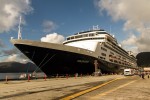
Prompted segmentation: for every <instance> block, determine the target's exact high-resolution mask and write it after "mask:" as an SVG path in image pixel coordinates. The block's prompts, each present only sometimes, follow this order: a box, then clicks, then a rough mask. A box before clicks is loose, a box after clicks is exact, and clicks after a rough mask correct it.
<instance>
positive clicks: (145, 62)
mask: <svg viewBox="0 0 150 100" xmlns="http://www.w3.org/2000/svg"><path fill="white" fill-rule="evenodd" d="M136 59H137V65H138V66H139V67H150V52H141V53H139V54H137V56H136Z"/></svg>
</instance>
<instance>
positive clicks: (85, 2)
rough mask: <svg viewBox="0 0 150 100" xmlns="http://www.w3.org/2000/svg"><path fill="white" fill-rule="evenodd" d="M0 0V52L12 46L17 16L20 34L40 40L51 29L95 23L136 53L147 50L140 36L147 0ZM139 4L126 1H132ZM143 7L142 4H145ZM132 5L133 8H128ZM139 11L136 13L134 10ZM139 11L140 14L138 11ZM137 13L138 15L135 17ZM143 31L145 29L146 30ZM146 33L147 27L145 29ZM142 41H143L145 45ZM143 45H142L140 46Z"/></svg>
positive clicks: (67, 30) (61, 31) (68, 31)
mask: <svg viewBox="0 0 150 100" xmlns="http://www.w3.org/2000/svg"><path fill="white" fill-rule="evenodd" d="M14 1H15V2H13V1H10V0H1V1H0V6H1V7H0V9H1V10H0V12H1V13H0V18H1V19H0V26H2V27H1V28H0V37H1V38H0V45H3V46H0V50H1V51H0V53H1V54H2V55H3V54H4V52H3V51H4V50H12V48H13V45H12V44H11V43H10V42H9V40H10V37H14V38H17V31H18V23H19V16H22V17H23V22H22V25H21V27H22V38H23V39H29V40H38V41H40V40H41V38H42V37H46V35H48V34H53V33H54V32H55V33H57V34H58V35H62V36H64V37H66V36H69V35H72V34H74V33H76V32H79V31H83V30H89V29H90V28H92V27H93V25H99V27H100V28H102V29H105V30H106V31H108V32H110V30H111V34H113V35H115V37H116V38H117V40H118V42H119V43H120V44H122V46H123V47H124V48H125V49H128V50H132V51H134V52H136V53H138V52H140V51H149V49H147V48H146V47H147V45H148V43H147V42H148V41H149V38H147V39H146V40H147V41H144V42H142V40H145V39H144V38H141V37H142V36H143V35H144V36H148V34H144V33H145V30H143V26H146V27H144V29H145V28H149V25H150V24H149V21H150V20H149V19H147V17H150V14H149V13H147V12H146V13H143V11H145V10H144V9H147V8H149V4H150V2H149V1H147V0H143V1H142V3H141V1H140V0H126V1H124V0H115V1H113V0H14ZM135 1H136V2H137V4H139V5H137V6H136V5H135V6H134V7H133V6H132V5H130V4H131V3H133V2H135ZM145 7H146V8H145ZM131 8H133V9H131ZM136 9H137V10H138V11H139V12H138V13H137V10H136ZM140 12H142V13H143V16H142V15H140ZM136 16H138V17H136ZM146 32H147V30H146ZM142 33H143V34H142ZM147 33H149V31H148V32H147ZM144 43H147V44H146V45H145V44H144ZM143 48H144V49H143Z"/></svg>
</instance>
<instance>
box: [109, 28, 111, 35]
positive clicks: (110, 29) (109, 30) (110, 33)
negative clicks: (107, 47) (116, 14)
mask: <svg viewBox="0 0 150 100" xmlns="http://www.w3.org/2000/svg"><path fill="white" fill-rule="evenodd" d="M109 28H110V30H109V31H110V34H111V26H110V27H109Z"/></svg>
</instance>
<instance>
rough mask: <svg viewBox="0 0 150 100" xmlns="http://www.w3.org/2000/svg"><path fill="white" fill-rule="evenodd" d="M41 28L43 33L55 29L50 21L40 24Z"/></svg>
mask: <svg viewBox="0 0 150 100" xmlns="http://www.w3.org/2000/svg"><path fill="white" fill-rule="evenodd" d="M42 26H43V28H44V29H43V32H46V33H47V32H51V31H52V30H54V29H55V28H56V24H55V23H54V22H53V21H50V20H45V21H44V22H43V24H42Z"/></svg>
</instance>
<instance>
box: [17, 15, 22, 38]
mask: <svg viewBox="0 0 150 100" xmlns="http://www.w3.org/2000/svg"><path fill="white" fill-rule="evenodd" d="M20 25H21V16H20V21H19V26H18V39H22V36H21V27H20Z"/></svg>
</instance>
